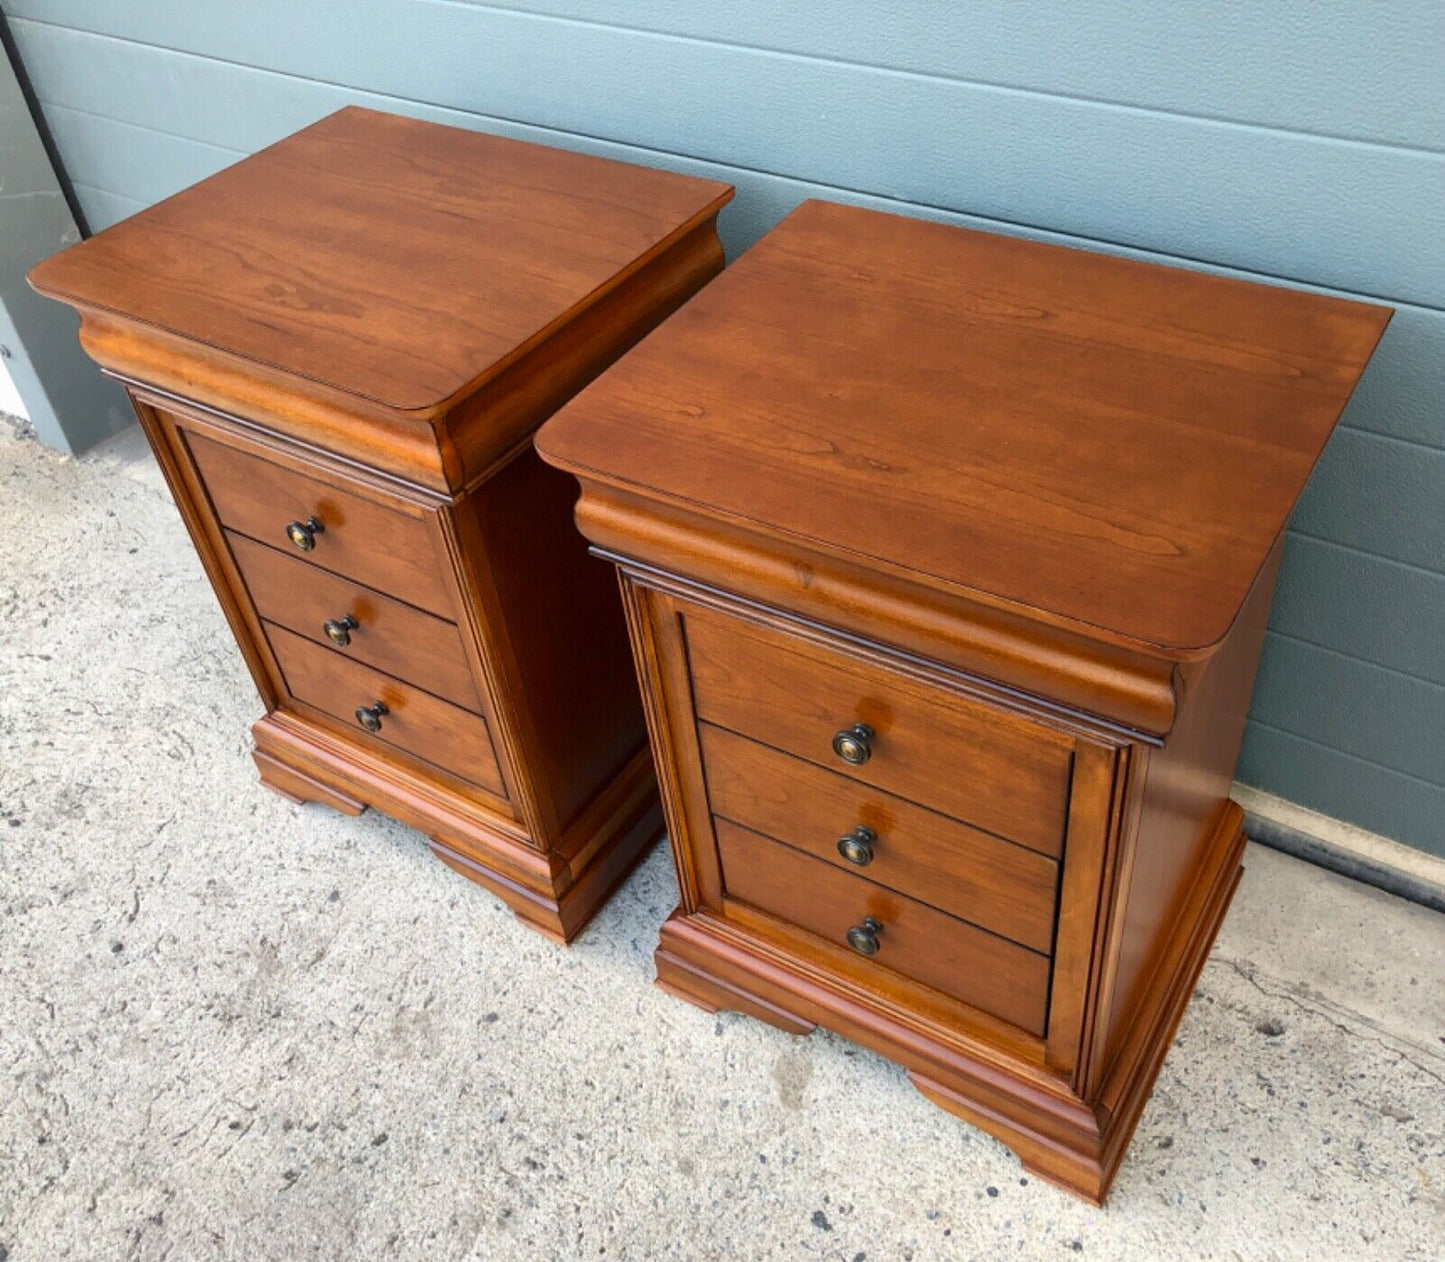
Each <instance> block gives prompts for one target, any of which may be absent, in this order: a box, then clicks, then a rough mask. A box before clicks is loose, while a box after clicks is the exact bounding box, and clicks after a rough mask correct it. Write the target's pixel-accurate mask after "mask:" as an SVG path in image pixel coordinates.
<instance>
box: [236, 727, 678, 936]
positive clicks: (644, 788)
mask: <svg viewBox="0 0 1445 1262" xmlns="http://www.w3.org/2000/svg"><path fill="white" fill-rule="evenodd" d="M251 730H252V735H253V736H254V738H255V741H256V749H255V752H254V754H253V757H254V758H255V761H256V766H257V769H258V770H259V772H260V776H261V783H262V784H264V785H265V786H266V787H267V788H269V789H271V790H273V791H274V792H276V793H279V794H281V796H283V797H285V798H287V799H289V800H290V801H293V802H320V803H322V804H323V805H326V806H330V807H333V808H335V809H336V810H339V811H342V812H343V813H345V814H348V815H359V814H361V812H362V811H364V810H366V809H367V808H368V807H373V808H375V809H376V810H378V811H380V812H381V813H382V814H384V815H390V816H392V817H393V818H394V819H398V820H400V821H401V822H402V823H404V824H407V825H409V826H410V827H412V828H415V829H417V830H418V831H420V832H423V833H425V834H427V839H428V844H429V846H430V848H431V851H432V853H433V854H434V855H436V857H437V858H438V859H440V860H441V861H442V862H443V863H445V864H446V865H447V866H448V867H449V868H451V869H452V870H453V871H455V872H458V873H460V874H461V875H462V876H465V877H466V878H467V879H468V880H471V881H474V882H475V883H476V884H478V885H481V886H482V887H483V888H485V889H487V890H489V891H490V892H491V893H493V894H494V895H496V896H497V897H498V898H500V899H501V900H502V901H503V902H504V903H506V904H507V906H508V907H510V908H511V909H512V911H513V912H515V913H516V915H517V918H518V919H519V920H521V921H522V922H523V923H524V924H526V925H528V926H529V927H530V928H533V929H535V930H537V931H538V932H539V933H541V934H543V935H544V936H546V937H548V938H550V939H551V940H552V941H554V942H558V943H568V942H571V941H572V940H573V939H574V938H575V937H576V936H577V935H578V934H579V933H581V931H582V930H583V929H584V928H585V927H586V925H587V922H588V921H589V920H590V919H591V918H592V916H593V915H594V914H595V913H596V911H597V909H598V908H599V907H600V906H601V905H602V904H603V903H604V902H605V901H606V900H607V898H608V896H609V895H610V894H611V893H612V891H613V890H614V889H616V888H617V886H618V885H619V884H620V883H621V882H622V881H623V879H624V878H625V877H626V876H627V875H628V873H629V872H631V871H632V869H633V867H634V866H636V864H637V862H638V861H639V860H640V859H641V858H642V856H643V855H644V854H646V853H647V851H648V850H649V849H650V848H651V847H652V845H653V844H654V843H656V842H657V841H658V840H659V839H660V838H661V836H662V833H663V819H662V807H661V804H660V803H659V801H658V798H657V788H656V782H655V780H654V777H653V773H652V764H651V761H650V759H649V758H648V757H647V756H646V751H645V750H644V751H643V753H642V755H641V756H639V757H637V758H634V759H632V760H631V761H630V762H628V764H627V765H626V766H625V767H624V768H623V769H622V770H621V771H620V772H619V773H618V774H617V775H616V776H615V777H614V778H613V780H612V781H611V782H610V783H609V784H607V785H606V786H605V787H604V788H603V789H602V791H601V792H600V793H598V795H597V796H596V798H594V799H593V801H592V803H591V804H590V805H589V806H588V807H587V808H586V809H584V811H583V812H582V814H581V815H580V816H579V820H578V824H579V825H580V826H582V828H584V829H585V831H586V832H587V834H588V837H587V838H586V844H584V845H581V846H580V847H578V848H577V850H576V853H575V854H574V855H573V857H572V858H569V857H568V856H567V855H566V854H564V853H562V852H561V851H560V850H553V851H550V852H543V851H542V850H540V849H537V848H536V847H535V846H533V845H532V843H531V840H530V838H528V836H527V834H526V832H525V831H524V830H523V828H522V826H521V825H520V824H519V823H518V822H517V821H515V820H513V819H509V818H506V817H504V816H501V815H497V814H495V813H494V812H491V811H488V810H487V809H486V807H484V806H483V805H481V804H480V803H476V802H473V801H470V800H468V799H466V798H465V797H463V796H462V795H460V794H456V793H454V792H452V791H451V790H448V789H446V788H444V787H442V786H438V785H429V784H425V783H424V782H422V781H421V780H420V779H419V778H418V777H416V776H414V775H412V774H411V773H409V772H405V771H403V770H401V769H399V768H395V767H393V766H391V765H389V764H386V763H384V762H381V761H377V760H369V761H368V760H363V759H362V758H360V757H359V756H353V755H352V754H351V753H350V750H349V747H347V746H345V745H344V744H343V743H341V742H340V741H338V740H337V738H336V737H335V736H334V735H332V734H331V733H329V732H327V731H325V730H324V729H321V728H315V727H312V726H311V725H310V724H308V723H307V722H306V721H305V720H304V719H301V718H299V717H297V716H295V715H290V714H285V713H280V712H278V713H274V714H269V715H267V716H266V717H265V718H264V719H262V720H261V721H260V722H259V723H257V724H255V726H254V727H253V728H252V729H251ZM575 833H576V829H575V828H574V830H572V832H571V833H570V834H569V838H568V840H569V841H573V842H575V841H576V836H575Z"/></svg>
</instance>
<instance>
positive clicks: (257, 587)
mask: <svg viewBox="0 0 1445 1262" xmlns="http://www.w3.org/2000/svg"><path fill="white" fill-rule="evenodd" d="M226 542H227V543H228V544H229V545H230V547H231V555H232V556H233V557H235V559H236V565H237V567H238V568H239V569H240V571H241V576H242V577H243V578H244V579H245V580H246V589H247V590H248V591H249V592H250V593H251V600H252V601H253V602H254V603H255V606H256V610H257V612H258V613H259V614H260V615H261V617H263V618H265V619H266V620H267V621H268V622H274V623H277V624H279V625H280V626H283V627H285V628H286V629H287V630H288V631H295V632H296V633H297V634H298V635H304V636H305V637H306V638H307V639H308V640H311V641H313V642H315V643H316V644H319V645H320V646H321V647H322V648H324V649H328V650H330V651H331V652H333V653H337V654H340V655H341V656H343V657H346V658H350V659H354V660H356V661H359V662H365V663H366V664H367V665H368V666H375V667H376V669H377V670H381V671H385V672H386V673H387V674H388V675H395V676H396V677H397V678H398V679H402V680H405V681H406V682H407V683H412V684H415V685H416V686H417V687H418V688H424V689H426V691H427V692H431V693H435V694H436V695H437V696H438V697H441V698H443V699H444V700H446V701H452V702H455V703H456V704H457V705H459V706H462V707H464V708H465V709H468V710H475V711H477V712H478V713H480V712H481V710H482V701H481V697H480V695H479V694H478V692H477V686H476V683H475V681H474V680H473V678H472V672H471V668H470V667H469V666H468V665H467V656H466V653H465V651H464V650H463V648H462V638H461V634H460V633H459V632H458V631H457V628H456V626H455V624H454V623H450V622H444V621H442V619H440V618H434V617H433V616H432V615H431V614H429V613H423V612H422V611H421V610H419V609H415V608H413V607H412V606H411V605H405V604H402V602H401V601H399V600H392V599H391V598H390V597H389V596H383V595H382V594H381V593H380V592H374V591H372V590H371V588H369V587H363V586H362V585H361V584H360V583H354V582H352V581H351V580H350V579H348V578H342V577H341V576H340V575H337V574H329V573H327V572H326V571H325V570H319V569H317V568H316V567H315V566H314V565H307V564H306V563H305V562H304V561H301V560H298V559H295V558H292V557H289V556H287V555H286V554H285V553H284V552H277V551H276V550H275V549H274V548H268V547H266V546H265V545H264V544H260V543H256V542H255V541H254V540H251V539H248V538H246V536H245V535H238V534H235V533H234V532H232V531H229V530H228V531H227V532H226ZM347 614H350V615H351V617H352V618H353V619H354V620H355V622H356V624H357V625H356V626H355V627H353V628H351V629H350V630H349V631H347V632H346V634H347V635H349V636H350V643H349V644H347V645H345V646H344V647H343V646H338V645H336V644H333V643H332V641H331V640H330V639H329V638H328V637H327V634H326V631H325V629H324V627H325V623H326V622H327V621H328V620H330V621H340V620H342V619H343V618H344V617H345V616H346V615H347Z"/></svg>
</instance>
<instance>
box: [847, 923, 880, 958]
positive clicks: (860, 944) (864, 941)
mask: <svg viewBox="0 0 1445 1262" xmlns="http://www.w3.org/2000/svg"><path fill="white" fill-rule="evenodd" d="M882 932H883V924H882V922H881V921H879V920H877V919H875V918H874V917H872V916H864V917H863V923H862V924H861V925H854V926H853V927H852V928H851V929H849V930H848V945H849V946H850V947H852V948H853V949H854V950H855V951H857V952H858V954H859V955H877V954H878V935H879V934H880V933H882Z"/></svg>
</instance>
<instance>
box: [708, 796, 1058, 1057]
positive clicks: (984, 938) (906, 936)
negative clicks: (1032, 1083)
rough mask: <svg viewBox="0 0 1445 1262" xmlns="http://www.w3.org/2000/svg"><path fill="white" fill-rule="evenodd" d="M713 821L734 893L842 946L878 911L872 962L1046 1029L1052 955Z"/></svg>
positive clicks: (1031, 1028)
mask: <svg viewBox="0 0 1445 1262" xmlns="http://www.w3.org/2000/svg"><path fill="white" fill-rule="evenodd" d="M715 823H716V827H717V842H718V850H719V852H720V853H721V856H722V869H723V885H724V887H725V888H726V890H727V893H728V895H729V897H731V898H735V899H738V900H739V901H741V902H744V903H749V904H751V905H752V906H754V907H756V908H757V909H758V910H759V911H764V912H767V913H768V914H770V915H773V916H777V917H778V918H779V919H780V920H785V921H787V922H788V923H790V924H793V925H796V926H798V927H799V928H800V929H806V930H808V931H809V932H810V933H815V934H817V935H818V936H819V937H821V938H826V939H827V940H828V941H829V942H834V943H838V944H839V945H844V946H846V945H848V931H849V929H850V928H853V927H855V926H856V927H862V926H863V922H864V919H865V917H870V916H871V917H873V919H874V920H875V921H877V922H878V924H879V925H881V926H882V927H881V929H880V930H879V931H878V932H877V934H876V940H877V944H878V949H877V953H876V954H875V955H873V956H872V957H871V958H872V960H873V963H874V964H876V965H878V966H879V967H881V968H889V969H892V970H893V971H894V972H896V973H900V974H902V975H903V976H904V977H910V978H912V979H913V980H914V981H917V982H922V983H923V984H924V985H925V986H932V987H933V988H934V989H935V990H939V991H942V992H943V993H944V994H946V995H951V996H952V997H953V998H955V999H960V1000H962V1001H963V1002H964V1003H968V1004H972V1005H973V1006H974V1007H976V1008H981V1009H982V1010H983V1011H984V1012H988V1013H991V1014H992V1015H994V1016H996V1017H1000V1018H1002V1019H1003V1020H1005V1021H1009V1022H1011V1023H1012V1024H1014V1025H1016V1026H1019V1027H1020V1028H1021V1029H1024V1030H1027V1031H1028V1032H1029V1033H1031V1034H1037V1035H1042V1034H1043V1033H1044V1017H1045V1012H1046V1009H1047V1005H1048V990H1049V957H1048V956H1046V955H1040V954H1039V953H1038V952H1037V951H1030V950H1028V949H1027V948H1026V947H1021V946H1018V945H1016V944H1015V943H1013V942H1009V941H1007V940H1006V939H1004V938H999V937H996V936H995V935H993V934H991V933H988V932H986V931H985V930H983V929H978V928H975V927H974V926H973V925H969V924H965V923H964V922H963V921H961V920H955V919H954V918H953V917H952V916H948V915H945V914H944V913H943V912H941V911H937V910H935V909H934V908H932V907H929V906H927V905H925V904H923V903H919V902H916V901H914V900H913V899H911V898H906V897H905V896H904V895H902V894H898V893H895V892H894V891H892V890H889V889H885V888H884V887H882V886H880V885H874V884H873V882H871V881H866V880H863V879H862V878H861V877H856V876H853V875H852V874H851V873H847V872H840V871H838V870H837V869H835V868H833V867H831V866H830V865H828V864H826V863H824V862H822V861H821V860H818V859H815V858H813V857H812V856H811V855H806V854H803V853H801V852H800V851H797V850H794V849H793V848H792V847H790V846H785V845H782V844H781V843H780V842H776V841H772V840H770V839H768V838H766V837H762V836H759V835H758V834H757V833H754V832H751V831H749V830H748V829H746V828H740V827H738V826H737V825H736V824H731V823H729V822H728V821H727V820H723V819H718V820H716V821H715ZM865 945H866V941H865Z"/></svg>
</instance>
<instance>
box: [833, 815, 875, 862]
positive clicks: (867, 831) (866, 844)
mask: <svg viewBox="0 0 1445 1262" xmlns="http://www.w3.org/2000/svg"><path fill="white" fill-rule="evenodd" d="M877 843H878V834H877V833H875V832H874V831H873V830H872V829H871V828H865V827H863V825H862V824H859V825H858V827H857V828H855V829H854V830H853V831H852V832H851V833H844V834H843V835H842V836H841V837H839V838H838V853H839V854H840V855H842V856H843V857H844V858H845V859H847V860H848V862H849V863H856V864H857V865H858V866H859V867H860V868H866V867H867V866H868V865H869V864H870V863H872V862H873V847H874V846H875V845H876V844H877Z"/></svg>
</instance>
